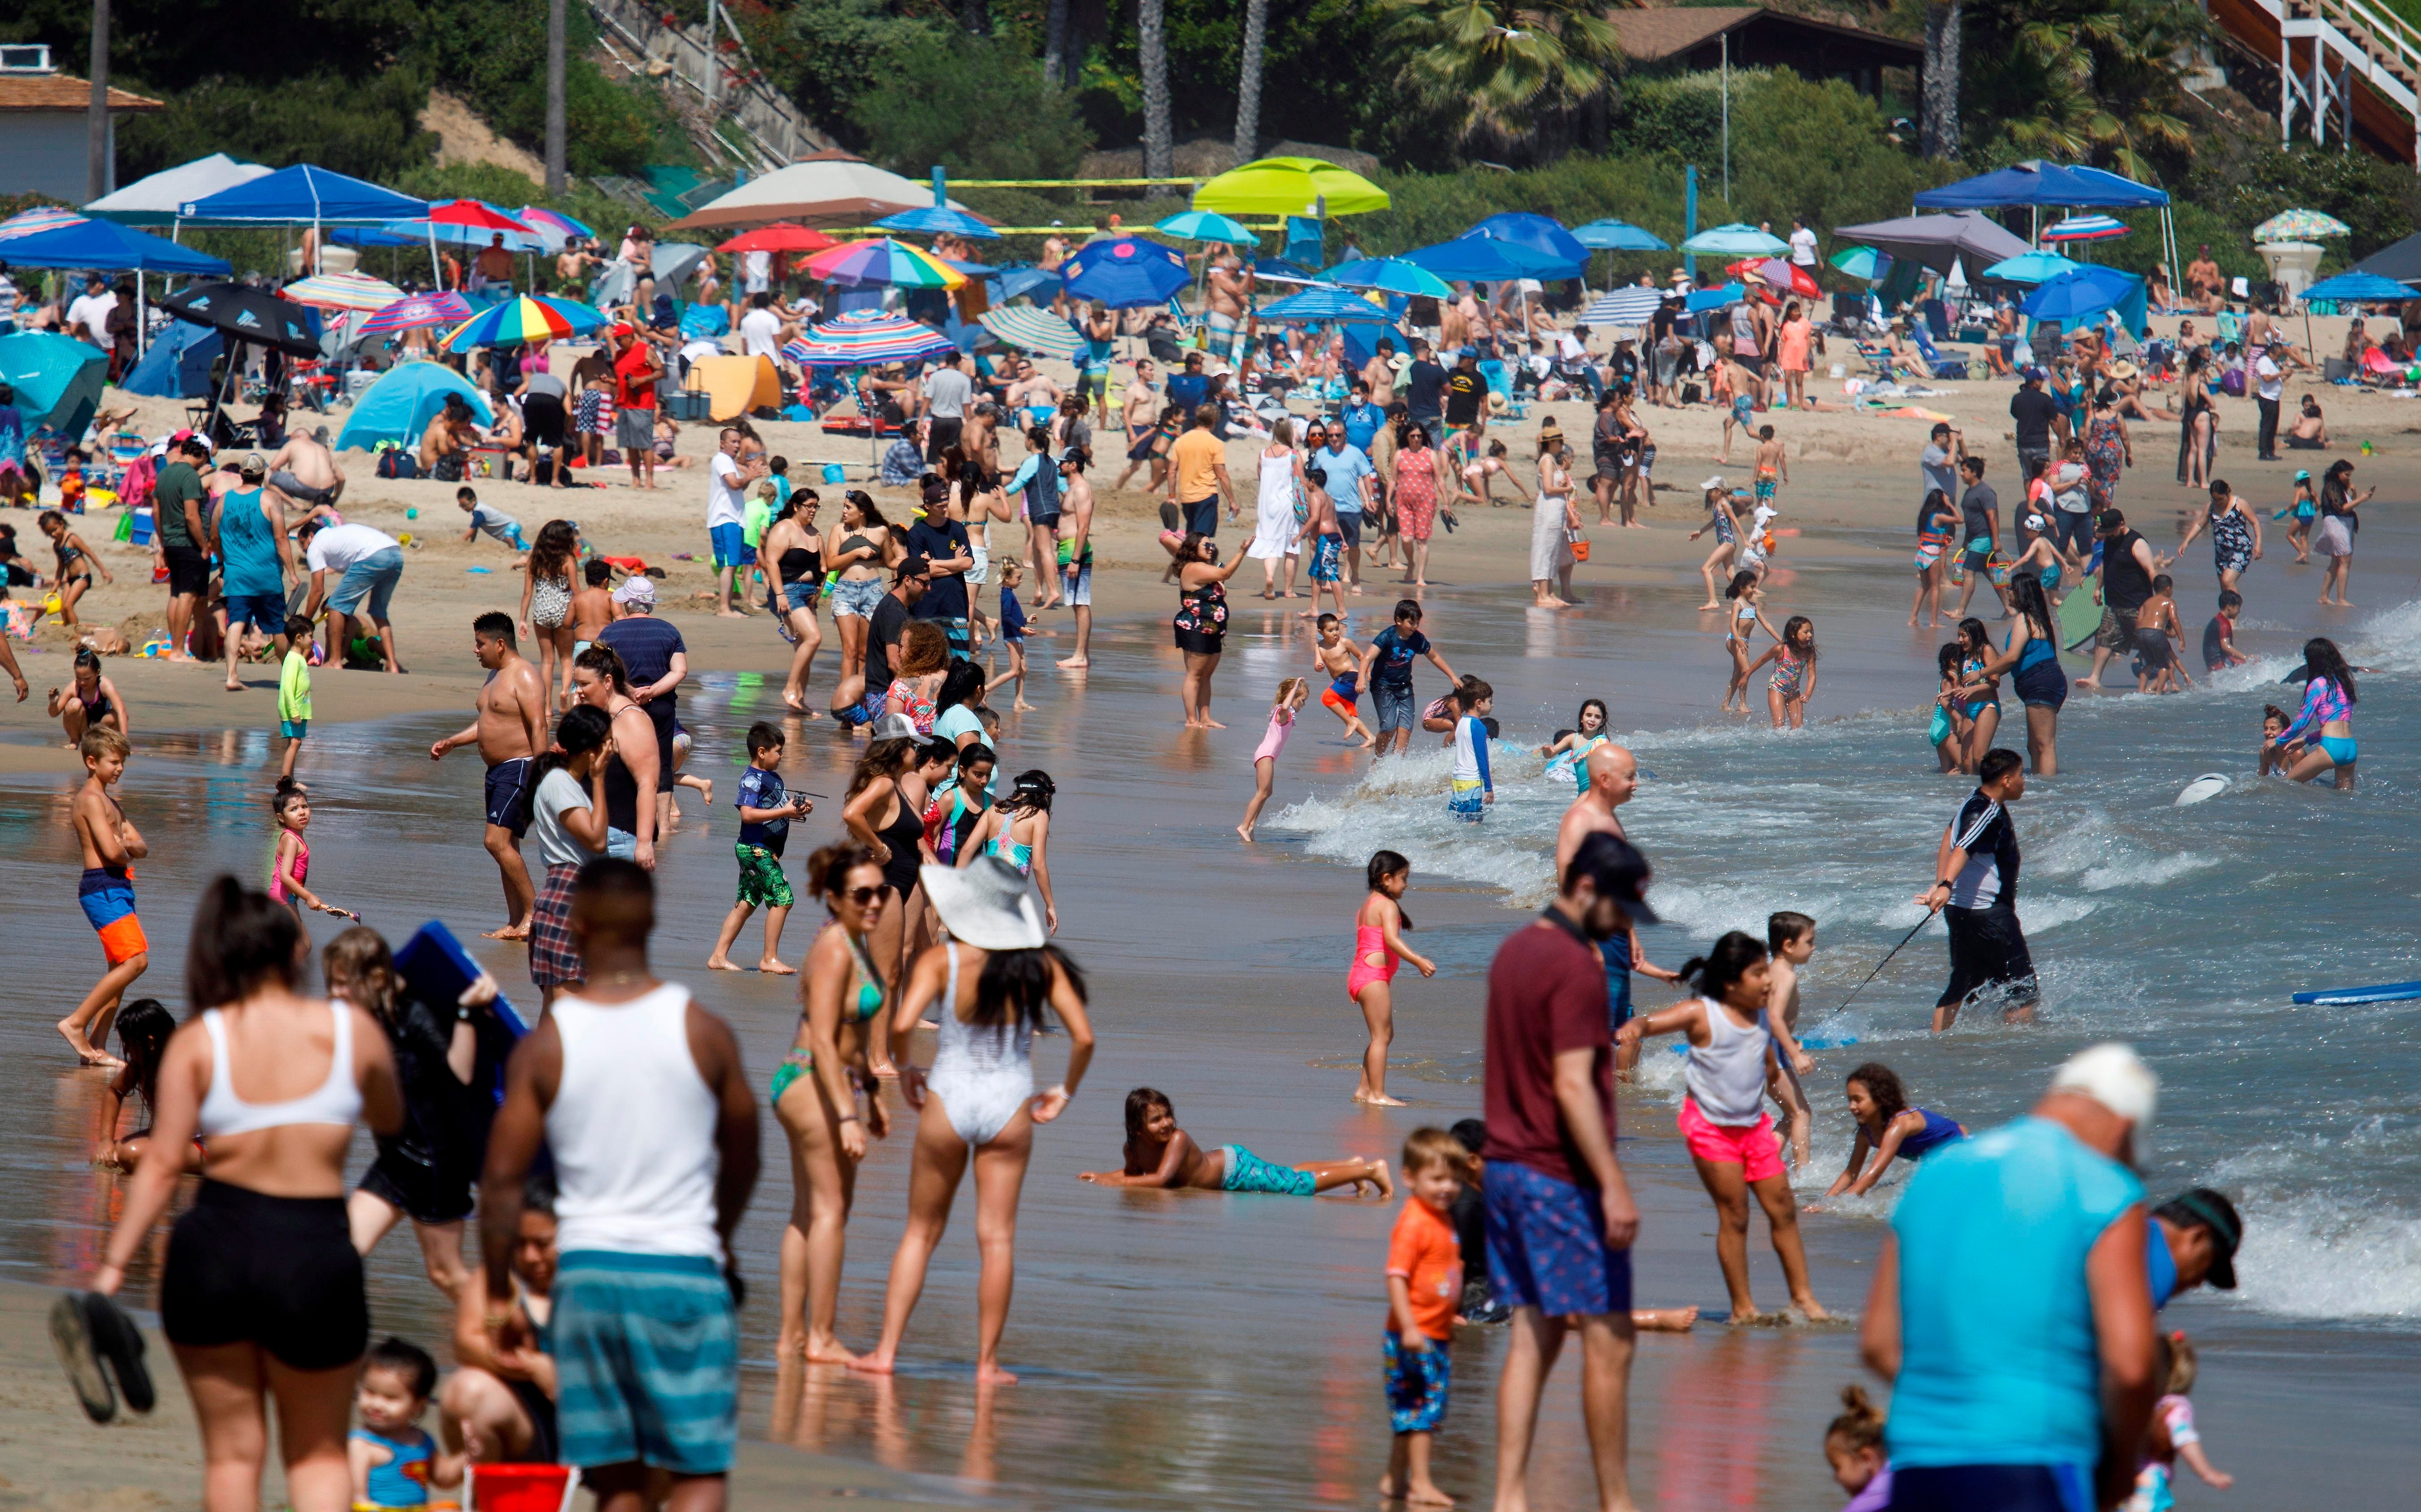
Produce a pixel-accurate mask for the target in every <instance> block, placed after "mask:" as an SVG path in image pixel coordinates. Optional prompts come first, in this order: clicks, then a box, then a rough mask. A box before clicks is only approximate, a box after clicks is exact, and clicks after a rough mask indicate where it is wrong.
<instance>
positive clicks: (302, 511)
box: [269, 430, 345, 527]
mask: <svg viewBox="0 0 2421 1512" xmlns="http://www.w3.org/2000/svg"><path fill="white" fill-rule="evenodd" d="M269 490H270V491H271V492H272V493H274V494H276V495H278V505H279V507H281V508H283V509H284V510H285V511H286V522H287V523H288V525H289V527H290V526H295V525H300V524H301V523H302V522H304V521H305V520H308V519H310V518H312V517H313V516H315V515H320V514H327V513H332V512H333V511H334V510H335V509H336V501H337V500H338V499H340V498H342V497H343V496H344V492H345V470H344V469H343V468H341V467H338V466H337V465H336V453H335V452H332V451H330V450H329V449H328V447H327V444H325V443H323V442H321V441H319V440H317V439H316V438H314V437H311V436H306V435H305V434H303V433H302V432H301V431H299V430H298V431H295V432H294V433H292V434H291V435H289V436H288V437H287V438H286V444H285V445H283V446H280V447H278V448H277V455H276V456H274V457H272V458H271V459H270V460H269Z"/></svg>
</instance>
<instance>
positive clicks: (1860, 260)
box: [1833, 247, 1892, 283]
mask: <svg viewBox="0 0 2421 1512" xmlns="http://www.w3.org/2000/svg"><path fill="white" fill-rule="evenodd" d="M1891 263H1892V260H1891V254H1890V253H1888V252H1885V251H1883V250H1882V248H1880V247H1844V248H1842V249H1841V250H1840V251H1838V252H1835V253H1834V254H1833V266H1834V267H1835V268H1838V269H1839V270H1840V271H1841V272H1843V273H1848V274H1849V275H1850V276H1851V277H1852V278H1863V279H1865V280H1866V281H1867V282H1868V283H1873V282H1874V281H1875V280H1876V279H1879V278H1881V277H1882V276H1883V275H1884V274H1885V273H1890V272H1891Z"/></svg>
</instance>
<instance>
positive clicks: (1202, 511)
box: [1182, 493, 1219, 536]
mask: <svg viewBox="0 0 2421 1512" xmlns="http://www.w3.org/2000/svg"><path fill="white" fill-rule="evenodd" d="M1182 508H1183V509H1184V511H1185V529H1186V531H1187V533H1188V534H1191V535H1195V536H1215V535H1217V534H1219V495H1217V494H1215V493H1214V494H1212V495H1211V497H1209V498H1207V499H1195V500H1194V501H1193V502H1191V503H1189V504H1186V505H1184V506H1182Z"/></svg>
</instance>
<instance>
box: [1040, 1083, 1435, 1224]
mask: <svg viewBox="0 0 2421 1512" xmlns="http://www.w3.org/2000/svg"><path fill="white" fill-rule="evenodd" d="M1079 1179H1081V1180H1085V1181H1091V1182H1096V1183H1098V1184H1100V1185H1101V1186H1105V1187H1168V1188H1178V1187H1193V1188H1195V1189H1197V1190H1200V1191H1203V1192H1273V1193H1275V1194H1277V1195H1279V1196H1286V1197H1308V1196H1310V1195H1312V1194H1313V1193H1314V1192H1326V1191H1327V1190H1328V1189H1329V1188H1331V1187H1343V1186H1351V1187H1352V1188H1353V1189H1354V1192H1356V1194H1359V1192H1361V1190H1362V1184H1363V1183H1364V1182H1368V1183H1369V1184H1370V1185H1371V1186H1373V1187H1376V1188H1377V1189H1378V1191H1379V1195H1380V1196H1382V1197H1392V1196H1394V1195H1395V1192H1396V1183H1395V1180H1394V1178H1393V1177H1389V1176H1388V1175H1387V1162H1386V1161H1372V1160H1363V1159H1361V1158H1359V1157H1354V1158H1352V1159H1349V1160H1342V1161H1307V1162H1305V1163H1304V1164H1302V1165H1297V1166H1284V1165H1273V1164H1272V1163H1271V1162H1270V1161H1265V1160H1263V1159H1261V1158H1260V1157H1259V1156H1257V1155H1256V1154H1254V1153H1253V1152H1252V1151H1251V1150H1248V1149H1246V1148H1245V1147H1244V1146H1242V1145H1222V1146H1218V1147H1217V1148H1215V1149H1206V1148H1204V1147H1203V1146H1200V1145H1198V1144H1196V1143H1195V1140H1194V1136H1193V1135H1191V1134H1189V1133H1187V1132H1186V1131H1185V1130H1182V1129H1179V1128H1178V1127H1177V1110H1176V1108H1175V1107H1173V1106H1171V1105H1170V1103H1169V1100H1168V1097H1167V1095H1166V1094H1165V1093H1162V1092H1157V1091H1154V1090H1153V1089H1152V1088H1150V1087H1148V1086H1139V1087H1137V1088H1135V1089H1134V1090H1133V1091H1132V1092H1130V1093H1128V1094H1127V1144H1126V1168H1125V1169H1124V1170H1119V1171H1086V1172H1083V1173H1081V1175H1080V1177H1079Z"/></svg>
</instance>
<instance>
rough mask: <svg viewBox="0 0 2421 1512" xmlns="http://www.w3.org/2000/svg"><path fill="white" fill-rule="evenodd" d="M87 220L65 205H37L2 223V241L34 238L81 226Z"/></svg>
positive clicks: (0, 229) (0, 233)
mask: <svg viewBox="0 0 2421 1512" xmlns="http://www.w3.org/2000/svg"><path fill="white" fill-rule="evenodd" d="M85 220H86V217H85V216H83V215H80V214H78V213H76V212H75V211H74V210H70V209H68V208H67V207H66V206H64V205H36V206H34V207H33V208H32V209H30V210H19V211H18V212H17V213H16V214H14V215H11V216H9V217H8V219H7V220H5V221H0V241H9V240H13V239H14V238H17V237H21V236H32V235H34V234H35V233H36V232H38V231H55V230H58V229H60V228H62V227H64V226H81V225H83V224H84V222H85Z"/></svg>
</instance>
